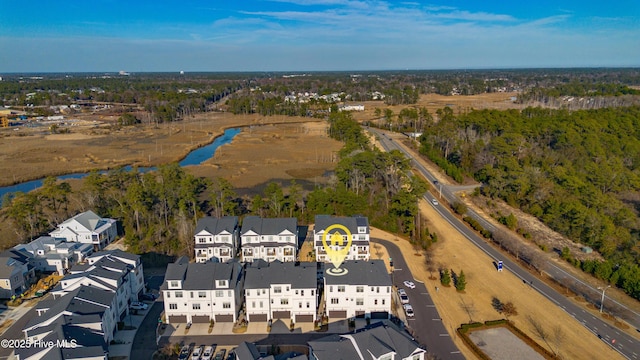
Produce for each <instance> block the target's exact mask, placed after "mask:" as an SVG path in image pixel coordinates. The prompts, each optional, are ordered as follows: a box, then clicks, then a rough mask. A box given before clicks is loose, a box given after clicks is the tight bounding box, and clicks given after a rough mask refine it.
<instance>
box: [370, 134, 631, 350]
mask: <svg viewBox="0 0 640 360" xmlns="http://www.w3.org/2000/svg"><path fill="white" fill-rule="evenodd" d="M370 130H371V129H370ZM372 132H374V133H378V134H379V136H380V140H381V143H382V145H383V147H384V148H385V149H387V150H389V149H399V150H400V151H403V152H404V153H405V155H407V156H408V157H409V158H411V159H412V157H411V155H410V154H409V153H407V152H405V151H404V149H402V148H401V147H400V146H399V145H397V144H396V143H395V142H394V141H392V140H390V139H389V138H387V137H386V136H385V135H381V134H382V132H380V131H379V130H372ZM412 164H414V165H418V166H416V168H417V169H418V170H419V171H420V172H421V173H422V174H424V175H425V176H426V178H427V179H429V180H431V181H433V180H434V179H435V178H434V177H433V176H432V175H431V174H430V173H429V172H428V171H427V170H426V169H425V168H424V167H422V166H419V164H418V163H417V162H415V161H413V159H412ZM442 193H443V196H445V193H446V190H445V189H444V188H443V191H442ZM447 196H453V197H454V198H455V195H453V194H452V193H447ZM433 198H434V197H433V196H432V195H431V194H429V193H427V195H425V199H426V200H428V201H429V202H430V203H431V200H432V199H433ZM454 198H451V199H449V198H448V197H447V200H449V201H451V202H453V201H454ZM432 206H433V207H434V208H435V210H436V211H437V212H438V213H439V214H440V215H441V216H442V217H443V218H444V219H445V220H447V221H448V222H449V223H450V224H451V225H452V226H453V227H454V228H456V229H457V230H458V231H459V232H460V233H461V234H463V235H464V236H465V237H466V238H467V239H468V240H469V241H471V242H472V243H473V244H474V245H476V246H477V247H478V248H480V249H481V250H482V251H484V252H485V253H486V254H487V255H489V257H490V258H492V259H493V260H494V261H496V262H498V261H499V260H502V261H503V263H504V269H505V271H511V272H512V273H514V274H515V275H517V276H518V277H520V279H522V280H523V282H525V283H528V284H530V286H531V287H532V288H533V289H535V290H537V291H538V292H539V293H541V294H542V295H543V296H545V297H546V298H548V299H549V300H551V301H552V302H553V303H554V304H556V305H557V306H559V307H560V308H562V309H563V310H564V311H565V312H567V313H568V314H569V315H571V316H572V317H574V318H575V319H576V320H577V321H578V322H579V323H581V324H582V325H583V326H584V327H586V328H587V329H588V330H590V331H591V332H592V333H593V335H594V341H604V342H606V343H607V344H608V345H609V346H611V347H612V348H613V349H614V350H616V351H617V352H618V353H620V354H621V355H622V356H624V357H625V358H627V359H640V342H639V341H638V340H636V339H635V338H634V337H632V336H630V335H628V334H627V333H625V332H622V331H620V330H618V329H617V328H615V327H613V326H611V325H609V324H608V323H607V322H606V321H604V320H602V319H600V318H598V317H596V316H593V315H592V314H591V313H590V312H588V311H586V310H584V309H583V308H582V307H580V306H578V305H575V304H574V303H572V302H571V301H569V300H568V299H567V298H566V297H565V296H564V295H561V294H559V293H558V292H556V291H555V290H554V289H553V288H551V287H549V286H547V285H546V284H544V283H543V282H542V281H538V279H537V278H536V277H535V276H533V275H531V274H530V273H529V272H528V271H527V270H525V269H523V268H522V267H520V265H519V264H516V263H515V262H513V261H511V260H510V259H509V258H507V257H504V256H503V255H502V254H501V253H500V252H499V251H498V250H496V249H495V248H494V247H493V246H491V245H490V244H487V243H486V242H485V240H484V239H483V238H481V237H479V236H478V235H476V233H475V232H473V231H472V230H470V229H469V228H468V227H467V226H466V225H464V224H463V223H462V222H461V221H460V220H458V218H457V217H455V216H454V215H453V214H452V213H451V212H449V211H448V210H447V209H446V208H445V206H444V205H442V204H441V205H437V206H436V205H433V204H432ZM476 215H477V214H476ZM487 228H488V227H487ZM553 268H555V269H557V267H555V266H554V267H553ZM550 275H551V276H553V275H552V274H550ZM567 275H568V274H567V273H564V276H567ZM632 320H633V321H635V322H633V325H634V326H637V325H636V324H637V323H638V322H640V317H638V318H636V319H632ZM638 328H640V327H638Z"/></svg>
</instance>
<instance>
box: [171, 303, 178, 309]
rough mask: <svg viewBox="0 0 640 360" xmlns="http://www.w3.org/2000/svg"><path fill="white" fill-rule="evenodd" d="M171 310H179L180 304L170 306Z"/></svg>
mask: <svg viewBox="0 0 640 360" xmlns="http://www.w3.org/2000/svg"><path fill="white" fill-rule="evenodd" d="M169 309H170V310H177V309H178V304H169Z"/></svg>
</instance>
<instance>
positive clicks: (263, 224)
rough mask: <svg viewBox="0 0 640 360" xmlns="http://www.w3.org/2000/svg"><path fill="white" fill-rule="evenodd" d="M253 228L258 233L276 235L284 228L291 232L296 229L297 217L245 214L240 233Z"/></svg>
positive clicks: (295, 231)
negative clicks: (267, 216)
mask: <svg viewBox="0 0 640 360" xmlns="http://www.w3.org/2000/svg"><path fill="white" fill-rule="evenodd" d="M251 230H253V231H254V232H255V233H257V234H259V235H277V234H280V233H281V232H283V231H284V230H289V231H290V232H292V233H293V234H297V231H298V219H296V218H266V219H263V218H261V217H259V216H247V217H245V218H244V220H243V221H242V230H241V231H240V235H244V234H246V233H247V232H249V231H251Z"/></svg>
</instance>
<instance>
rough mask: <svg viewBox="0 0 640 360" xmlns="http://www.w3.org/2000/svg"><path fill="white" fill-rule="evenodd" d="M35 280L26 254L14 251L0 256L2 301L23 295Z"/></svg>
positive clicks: (0, 293) (0, 291) (8, 251)
mask: <svg viewBox="0 0 640 360" xmlns="http://www.w3.org/2000/svg"><path fill="white" fill-rule="evenodd" d="M34 279H35V272H34V268H33V266H32V265H30V264H29V260H28V258H27V256H26V255H25V254H22V253H20V252H16V251H15V250H13V249H12V250H7V251H5V252H3V253H2V254H0V299H11V298H12V297H14V296H18V295H20V294H22V293H23V292H24V291H26V290H27V289H28V287H29V285H30V284H31V282H32V281H34Z"/></svg>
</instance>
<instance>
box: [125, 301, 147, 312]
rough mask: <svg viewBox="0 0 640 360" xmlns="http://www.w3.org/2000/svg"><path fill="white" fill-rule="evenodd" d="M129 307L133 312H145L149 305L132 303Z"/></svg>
mask: <svg viewBox="0 0 640 360" xmlns="http://www.w3.org/2000/svg"><path fill="white" fill-rule="evenodd" d="M129 307H130V308H131V309H133V310H147V309H148V308H149V305H147V304H145V303H142V302H132V303H131V305H129Z"/></svg>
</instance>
